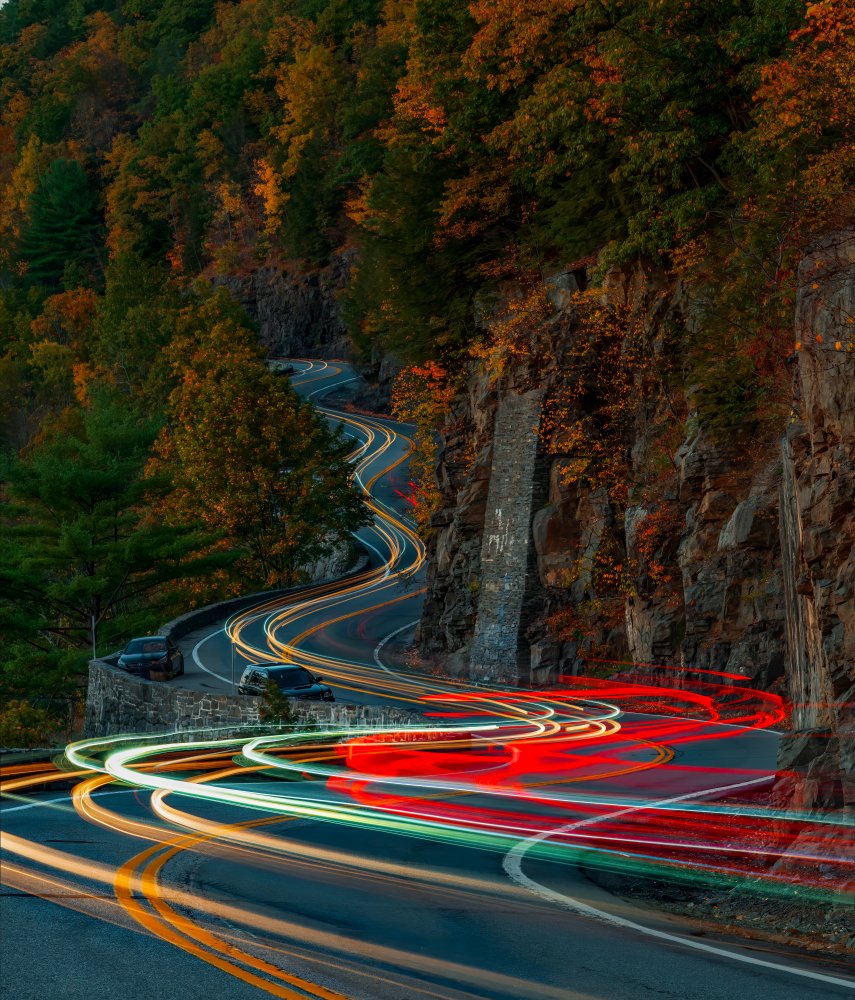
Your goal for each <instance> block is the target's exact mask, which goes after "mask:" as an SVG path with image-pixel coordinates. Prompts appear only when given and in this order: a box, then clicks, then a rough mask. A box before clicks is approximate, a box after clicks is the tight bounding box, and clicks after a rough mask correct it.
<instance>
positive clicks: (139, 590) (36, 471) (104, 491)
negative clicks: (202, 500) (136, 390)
mask: <svg viewBox="0 0 855 1000" xmlns="http://www.w3.org/2000/svg"><path fill="white" fill-rule="evenodd" d="M159 423H160V421H159V419H158V418H145V417H143V416H141V415H140V414H139V413H138V412H137V411H136V410H135V409H134V407H133V406H132V405H130V404H129V403H128V401H127V400H126V399H125V398H124V397H122V396H121V395H119V394H117V393H115V392H114V391H112V390H108V389H106V388H100V389H98V388H93V391H92V393H91V403H90V405H89V406H87V407H83V408H78V409H74V410H71V411H67V412H66V413H64V414H63V416H62V417H61V418H60V419H58V420H56V422H55V423H54V424H53V425H52V426H51V427H49V428H47V429H46V431H45V432H44V433H43V439H42V440H41V441H40V442H39V444H38V445H37V446H35V447H34V448H33V449H32V450H31V451H30V453H29V454H28V455H27V456H26V457H25V458H21V459H18V460H12V461H10V462H8V463H7V468H6V470H5V474H4V476H3V493H4V499H5V500H6V504H7V506H6V509H5V522H6V523H5V525H4V527H5V529H6V530H5V531H4V533H3V535H4V541H3V544H2V549H0V620H2V622H3V623H4V632H6V630H8V634H10V635H11V636H12V637H13V638H14V637H17V639H18V643H19V645H18V647H17V648H18V652H19V655H20V653H21V651H22V650H23V649H24V648H26V647H29V649H30V659H31V660H32V658H33V656H34V655H38V656H41V657H42V658H44V659H45V662H46V663H53V664H54V665H55V666H54V667H53V668H52V673H53V674H54V675H56V674H57V673H59V675H60V677H55V681H56V682H57V683H58V682H59V680H60V679H62V678H63V677H64V680H65V682H66V683H67V682H68V681H69V680H70V678H69V677H68V676H67V674H64V673H63V672H64V671H68V670H72V671H74V670H80V669H82V667H83V665H84V663H85V660H86V657H87V651H88V650H90V649H91V646H92V642H93V633H94V640H96V641H97V642H98V647H99V649H100V650H101V651H107V650H109V649H111V648H114V647H115V645H116V644H117V643H118V642H120V641H121V640H123V639H125V638H127V637H128V636H129V634H131V633H132V632H134V631H136V630H137V628H138V627H139V625H140V624H143V623H144V624H145V625H146V627H148V628H151V627H154V626H155V625H156V624H157V618H158V616H159V614H160V612H161V609H162V607H163V605H164V604H165V603H167V601H166V595H167V592H168V591H169V589H170V587H172V586H173V585H174V583H175V581H177V580H181V579H186V578H188V577H193V576H197V575H200V574H202V573H205V572H209V571H211V570H212V569H213V568H216V567H217V566H222V565H223V563H224V561H225V559H224V557H223V556H222V555H216V556H210V555H209V554H208V553H207V551H206V550H207V549H208V548H209V547H210V546H211V544H212V541H213V538H212V536H211V535H210V534H204V533H202V532H200V531H199V530H194V529H193V528H192V527H189V526H188V525H186V524H185V525H180V526H179V525H175V524H171V523H169V522H168V521H167V520H166V519H164V518H162V517H161V516H160V515H159V504H160V503H161V501H162V499H163V497H164V495H165V494H166V493H167V492H168V489H169V481H168V479H166V478H164V477H148V476H146V471H145V470H146V464H147V462H148V456H149V450H150V448H151V445H152V443H153V441H154V438H155V436H156V434H157V432H158V426H159ZM34 651H37V654H35V653H34ZM13 659H14V657H13ZM56 664H59V667H61V669H59V668H58V667H57V666H56Z"/></svg>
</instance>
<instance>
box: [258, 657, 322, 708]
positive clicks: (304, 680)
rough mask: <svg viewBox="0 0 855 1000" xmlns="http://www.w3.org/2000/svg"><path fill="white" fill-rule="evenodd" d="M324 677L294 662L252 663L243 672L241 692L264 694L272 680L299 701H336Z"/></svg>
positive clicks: (281, 690) (288, 696) (283, 692)
mask: <svg viewBox="0 0 855 1000" xmlns="http://www.w3.org/2000/svg"><path fill="white" fill-rule="evenodd" d="M322 680H323V677H315V676H314V675H313V674H310V673H309V671H308V670H306V669H305V667H295V666H294V665H293V664H292V663H265V664H264V665H262V666H259V665H256V664H254V663H251V664H250V665H249V666H248V667H247V668H246V670H244V672H243V676H242V677H241V679H240V682H239V684H238V691H239V692H240V694H264V692H265V691H266V690H267V685H268V683H269V682H270V681H273V683H274V684H275V685H276V687H277V688H279V691H280V692H281V693H282V694H284V695H285V697H286V698H297V699H298V700H299V701H335V695H334V694H333V693H332V691H331V690H330V688H329V687H327V685H326V684H322V683H321V681H322Z"/></svg>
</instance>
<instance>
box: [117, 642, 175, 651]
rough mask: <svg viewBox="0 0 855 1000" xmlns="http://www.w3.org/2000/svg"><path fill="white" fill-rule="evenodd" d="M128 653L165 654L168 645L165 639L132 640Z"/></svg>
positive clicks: (127, 649)
mask: <svg viewBox="0 0 855 1000" xmlns="http://www.w3.org/2000/svg"><path fill="white" fill-rule="evenodd" d="M125 652H126V653H165V652H166V643H165V642H164V641H163V639H131V641H130V642H129V643H128V645H127V647H126V649H125Z"/></svg>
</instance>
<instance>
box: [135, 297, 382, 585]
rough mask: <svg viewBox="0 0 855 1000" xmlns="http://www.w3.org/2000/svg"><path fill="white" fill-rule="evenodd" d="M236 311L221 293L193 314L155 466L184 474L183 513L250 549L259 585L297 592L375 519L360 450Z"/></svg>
mask: <svg viewBox="0 0 855 1000" xmlns="http://www.w3.org/2000/svg"><path fill="white" fill-rule="evenodd" d="M235 310H236V307H235V306H234V305H233V304H232V303H231V302H230V300H229V299H228V297H227V295H226V293H224V292H222V293H220V294H218V295H216V296H213V297H212V298H211V299H209V300H208V301H207V302H206V303H204V304H203V305H202V306H201V307H198V308H195V309H193V308H191V309H188V310H187V311H186V312H185V315H184V317H183V319H182V323H183V335H182V334H179V337H178V339H177V340H176V342H175V344H174V345H173V347H172V348H171V351H170V355H171V358H172V360H173V371H174V376H175V378H176V381H177V385H176V387H175V389H174V390H173V391H172V393H171V395H170V397H169V404H168V414H167V416H168V421H167V425H166V427H164V429H163V431H162V432H161V435H160V437H159V439H158V442H157V447H156V453H157V456H158V461H157V462H156V463H155V465H154V468H156V469H161V468H165V467H168V468H170V469H171V470H172V471H173V474H174V476H175V483H176V487H177V490H176V492H175V494H173V496H172V497H171V498H170V503H171V504H172V506H173V509H174V511H175V514H176V516H177V517H182V518H186V519H189V520H192V519H195V518H197V517H199V518H201V519H202V521H203V522H204V523H205V525H206V526H207V527H208V528H210V529H213V530H217V531H222V532H223V533H224V534H225V536H226V537H227V538H228V539H230V540H231V541H233V542H234V543H235V544H239V545H241V546H242V547H243V549H244V552H245V559H244V560H243V563H242V567H243V570H244V573H245V574H246V576H247V577H248V578H249V579H251V580H254V581H261V582H263V583H264V584H266V585H268V586H287V585H290V584H294V583H298V582H300V581H301V580H302V579H304V577H305V567H306V566H307V565H309V564H311V563H312V562H313V561H315V560H316V559H318V558H321V557H322V556H324V555H326V554H328V553H329V552H330V551H331V550H332V549H333V547H334V546H335V544H336V543H337V542H339V541H340V540H342V539H346V538H347V537H348V536H349V534H350V532H352V531H354V530H355V529H356V528H358V527H359V526H360V525H361V524H364V523H366V522H367V520H368V512H367V508H366V507H365V506H364V505H363V503H362V501H361V499H360V498H359V496H358V494H357V493H356V491H355V490H354V489H352V488H351V486H350V468H349V465H348V463H347V455H348V453H349V451H350V445H349V444H348V443H347V442H346V441H345V440H344V439H343V438H342V437H341V436H340V435H339V434H338V433H333V432H332V431H331V430H330V429H329V428H328V427H327V425H326V424H325V423H324V422H323V421H322V419H321V418H320V417H319V416H318V415H317V413H316V412H315V410H314V409H313V408H312V406H311V405H310V404H308V403H301V402H300V400H299V399H298V397H297V395H296V393H295V392H294V390H293V389H292V388H291V386H290V384H289V383H288V382H287V381H286V380H284V379H283V378H282V377H281V376H279V375H276V374H274V373H273V372H270V371H269V370H268V369H267V368H266V367H265V365H264V363H263V361H262V359H261V355H260V351H259V349H258V346H257V344H256V342H255V338H254V335H253V333H252V331H251V330H250V329H249V328H248V327H246V326H245V325H243V324H242V322H241V321H240V319H239V318H238V317H237V315H236V311H235Z"/></svg>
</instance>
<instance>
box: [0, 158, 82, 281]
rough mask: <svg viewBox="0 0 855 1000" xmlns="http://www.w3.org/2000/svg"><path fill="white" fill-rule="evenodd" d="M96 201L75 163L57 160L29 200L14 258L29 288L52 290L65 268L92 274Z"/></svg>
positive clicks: (80, 169)
mask: <svg viewBox="0 0 855 1000" xmlns="http://www.w3.org/2000/svg"><path fill="white" fill-rule="evenodd" d="M100 229H101V221H100V214H99V211H98V199H97V195H96V194H95V191H94V190H93V188H92V186H91V184H90V183H89V178H88V177H87V176H86V171H85V170H84V169H83V167H81V165H80V164H79V163H78V162H77V161H76V160H65V159H62V158H60V159H58V160H54V161H53V163H52V164H51V165H50V167H48V169H47V172H46V173H45V175H44V177H43V178H42V180H41V183H40V184H39V186H38V188H36V190H35V192H34V194H33V196H32V199H31V200H30V221H29V226H28V228H27V229H26V231H25V232H24V234H23V237H22V240H21V247H20V257H21V259H22V260H23V261H25V262H26V264H27V280H28V281H29V282H30V283H31V284H38V285H46V286H48V287H50V288H58V287H60V285H61V284H62V278H63V275H64V274H65V272H66V268H67V266H68V265H76V266H77V267H78V268H81V267H82V268H83V269H84V270H86V271H87V272H90V273H91V272H93V270H94V265H95V264H96V263H97V261H98V258H99V254H100V249H101V244H102V240H101V233H100Z"/></svg>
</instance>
